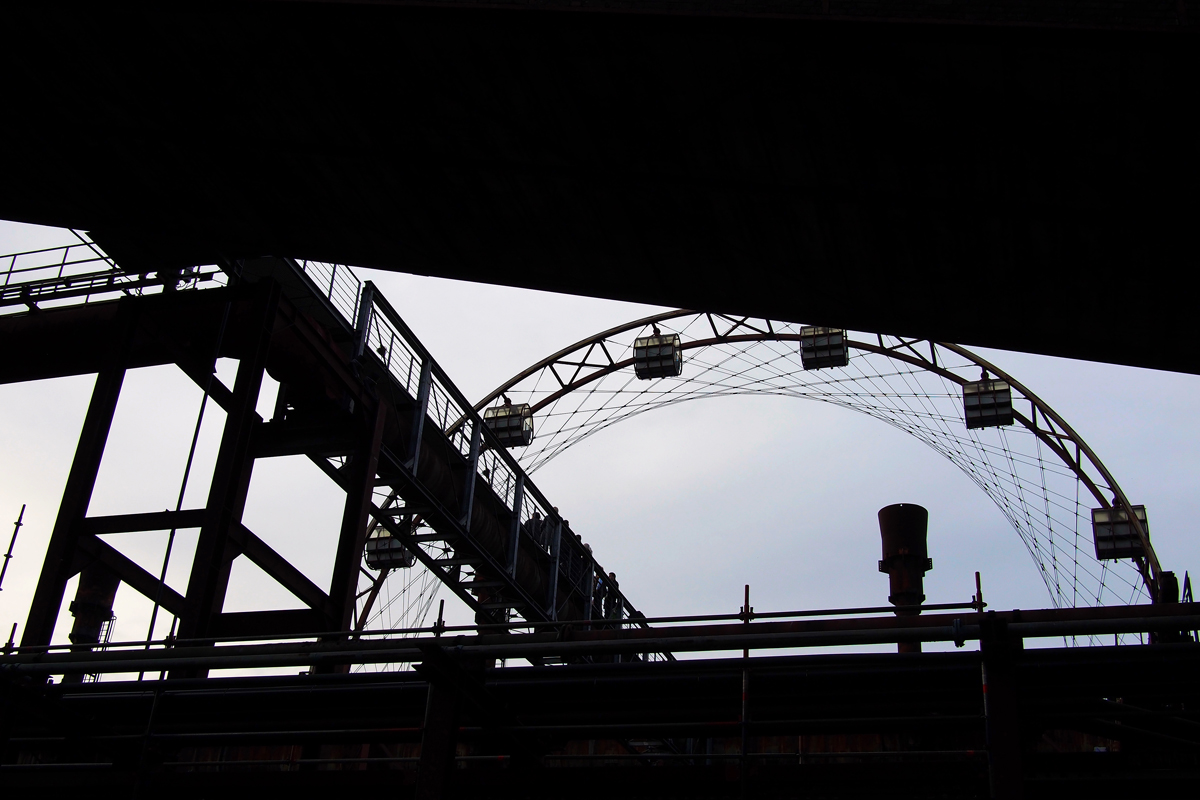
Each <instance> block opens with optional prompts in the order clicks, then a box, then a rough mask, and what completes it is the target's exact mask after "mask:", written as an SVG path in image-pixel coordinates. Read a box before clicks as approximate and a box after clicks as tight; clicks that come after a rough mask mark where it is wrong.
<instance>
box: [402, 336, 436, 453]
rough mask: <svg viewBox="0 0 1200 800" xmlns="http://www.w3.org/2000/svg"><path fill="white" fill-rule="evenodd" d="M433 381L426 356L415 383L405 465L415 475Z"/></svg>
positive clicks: (430, 365)
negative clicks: (409, 437)
mask: <svg viewBox="0 0 1200 800" xmlns="http://www.w3.org/2000/svg"><path fill="white" fill-rule="evenodd" d="M432 382H433V366H432V363H431V362H430V360H429V359H428V358H426V359H424V360H423V361H422V362H421V380H420V382H419V383H418V384H417V408H416V410H415V411H414V412H413V423H412V444H411V446H410V447H409V451H408V463H407V464H406V466H407V467H408V468H409V470H411V471H412V474H413V475H414V476H415V475H416V474H417V466H418V464H419V463H420V461H421V434H422V433H423V432H424V431H425V412H426V411H428V410H429V388H430V384H431V383H432Z"/></svg>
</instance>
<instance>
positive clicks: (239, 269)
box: [0, 238, 639, 646]
mask: <svg viewBox="0 0 1200 800" xmlns="http://www.w3.org/2000/svg"><path fill="white" fill-rule="evenodd" d="M4 260H7V262H8V264H7V266H8V271H7V272H6V273H5V279H4V284H5V285H4V294H3V296H2V298H0V301H2V302H0V306H3V307H7V308H10V309H13V310H16V311H18V312H21V313H16V314H13V313H10V314H8V315H5V316H2V317H0V325H3V326H4V329H5V330H4V333H5V334H6V336H7V337H9V338H8V342H9V344H10V346H11V349H12V352H13V353H19V354H20V356H19V357H14V358H13V359H10V360H9V361H8V363H6V365H5V369H4V370H3V374H2V375H0V380H4V381H5V382H12V381H20V380H27V379H30V378H33V377H49V376H52V375H62V374H79V373H87V372H93V371H94V372H98V377H97V381H96V386H95V389H94V391H93V395H92V401H91V404H90V406H89V409H88V413H87V416H86V419H85V422H84V426H83V432H82V434H81V436H80V441H79V445H78V449H77V451H76V455H75V459H74V462H73V464H72V467H71V471H70V475H69V477H68V480H67V486H66V489H65V491H64V495H63V501H62V505H61V508H60V511H59V515H58V519H57V521H56V523H55V527H54V531H53V533H52V535H51V541H50V545H49V548H48V551H47V555H46V561H45V566H44V568H43V571H42V574H41V577H40V579H39V583H38V586H37V590H36V592H35V596H34V599H33V602H32V605H31V608H30V612H29V619H28V621H27V623H26V626H25V628H24V631H23V637H22V642H23V644H25V645H32V646H37V645H48V644H50V640H51V635H52V633H53V630H54V626H55V623H56V621H57V619H58V615H59V610H60V607H61V605H62V599H63V593H64V591H65V587H66V584H67V581H68V580H69V579H70V578H71V577H72V576H74V575H80V576H81V578H80V587H79V591H78V593H77V595H76V600H75V602H74V603H73V604H72V609H73V611H74V613H75V616H76V627H75V630H74V631H73V633H72V640H73V641H74V642H75V643H76V644H77V645H82V646H86V645H87V644H88V643H89V642H91V643H94V637H93V636H92V635H91V634H90V633H89V625H90V624H91V623H88V624H85V619H90V618H91V617H97V618H100V617H103V616H104V615H106V614H111V605H112V601H113V597H114V595H115V592H116V587H117V586H118V585H119V584H120V583H122V582H123V583H125V584H128V585H130V586H132V587H133V588H135V589H136V590H137V591H139V592H140V593H141V594H143V595H144V596H146V597H147V598H148V599H150V600H152V601H153V603H154V607H155V611H154V613H155V614H157V609H158V608H159V607H160V606H161V607H162V608H163V609H165V610H166V611H167V612H168V613H169V614H171V615H172V616H173V617H175V618H176V619H177V620H178V631H177V632H176V633H177V635H178V636H179V637H184V638H195V637H213V636H219V635H223V634H239V635H274V634H279V633H288V632H292V633H296V632H302V633H321V632H325V633H328V632H334V633H336V632H339V631H343V632H344V631H349V630H352V629H353V628H354V627H355V626H356V625H357V626H358V627H360V628H361V627H362V622H363V621H365V620H366V619H367V618H368V616H369V613H370V609H369V605H370V603H371V602H373V601H374V599H375V596H376V595H377V594H378V583H379V582H378V581H376V585H374V586H371V585H370V584H368V588H367V589H366V590H363V591H360V588H361V587H362V586H363V572H364V571H363V570H362V568H361V566H360V564H361V561H362V553H363V546H364V540H365V537H366V536H367V535H368V533H369V532H370V531H369V528H370V527H372V526H381V527H382V528H384V529H386V530H387V531H388V532H390V534H391V535H392V536H394V537H396V538H397V539H399V540H400V541H401V542H403V543H404V545H405V546H406V547H407V548H408V549H409V550H410V551H411V552H412V553H413V554H414V555H415V556H416V558H417V559H419V560H420V561H421V562H422V564H423V565H424V567H425V568H426V569H427V570H428V571H429V574H431V575H432V576H434V577H436V578H437V579H438V580H439V581H441V582H442V583H444V584H445V585H447V586H448V587H449V588H450V589H451V590H452V591H453V592H454V593H455V594H456V595H457V596H458V597H459V598H460V599H461V600H462V601H463V602H464V603H466V605H467V606H468V607H470V608H471V609H472V610H473V611H474V612H475V613H476V615H477V618H478V619H480V620H481V621H500V622H508V621H509V620H511V619H520V620H526V621H530V622H544V621H556V620H572V619H573V620H580V621H588V620H591V619H592V618H593V616H594V617H595V618H597V619H599V618H601V617H605V618H609V619H629V618H636V617H637V616H639V614H638V612H637V610H636V609H635V608H634V606H633V605H632V604H631V603H630V602H629V600H628V599H627V598H626V597H625V596H624V595H623V594H622V593H621V592H620V590H619V589H618V588H617V587H616V586H615V585H609V584H610V581H608V579H607V577H606V576H607V573H606V572H605V571H604V570H603V569H602V568H601V567H600V566H599V565H598V564H596V561H595V559H594V558H593V557H592V555H591V553H590V551H589V550H587V549H586V548H584V546H583V545H582V542H581V540H580V538H579V536H578V535H577V534H575V533H574V532H573V531H572V530H571V529H570V527H569V525H568V523H566V521H565V520H563V519H562V517H561V515H560V514H559V512H558V510H557V508H555V507H554V506H553V505H552V504H551V503H550V501H549V500H548V499H547V498H546V497H545V496H544V495H543V494H542V493H541V491H540V490H539V489H538V488H537V486H536V485H535V484H534V483H533V482H532V481H530V480H529V479H528V478H527V475H526V474H525V471H524V470H523V469H522V468H521V467H520V466H519V465H518V464H517V462H516V460H515V459H514V458H513V457H512V456H511V455H509V453H508V452H507V451H506V450H505V449H504V448H502V447H500V446H498V445H497V443H496V442H495V441H494V438H493V437H492V436H491V434H490V432H489V431H488V430H487V428H486V426H485V425H484V424H483V422H482V420H481V418H480V417H479V415H478V414H476V413H475V412H474V411H473V410H472V409H471V406H470V404H469V403H468V401H467V400H466V399H465V398H464V397H463V396H462V394H461V392H459V390H458V389H457V387H455V386H454V384H453V382H451V381H450V379H449V378H448V377H447V376H446V375H445V373H444V372H443V371H442V369H441V367H440V366H438V364H437V363H436V361H434V359H433V358H432V357H431V356H430V355H429V353H428V351H427V350H426V349H425V348H424V346H423V345H422V344H421V343H420V341H419V340H417V338H416V336H415V335H414V334H413V333H412V331H411V330H409V329H408V327H407V326H406V325H405V324H404V322H403V321H402V320H401V319H400V318H399V316H398V315H397V314H396V312H395V311H394V309H392V307H391V306H390V305H389V304H388V303H387V301H386V299H384V298H383V297H382V296H381V295H380V294H379V293H378V292H377V291H375V289H374V287H373V286H372V285H371V284H369V283H368V284H365V285H364V284H362V283H361V282H360V281H359V280H358V279H357V277H355V276H354V274H353V272H352V271H351V270H349V269H348V268H346V267H343V266H340V265H334V264H325V263H321V262H311V261H296V260H292V259H258V260H250V261H238V262H229V263H225V264H222V265H219V266H214V267H208V268H204V269H196V270H188V271H186V272H181V271H177V270H164V271H162V272H157V273H156V272H148V273H143V274H140V275H137V276H130V275H129V274H128V273H125V272H122V271H120V270H119V268H118V266H117V265H116V264H115V262H113V261H112V260H111V259H109V258H108V257H107V256H105V255H104V254H103V252H101V251H100V250H99V248H97V247H96V246H95V245H94V244H93V243H91V242H89V241H87V240H83V239H82V238H81V244H79V245H72V246H68V247H63V248H56V249H52V250H43V251H38V252H35V253H28V254H17V255H14V256H9V257H6V258H5V259H4ZM214 278H217V279H214ZM222 284H227V285H222ZM205 287H212V288H209V289H207V290H205V291H194V290H195V289H201V288H205ZM114 298H119V299H115V300H114ZM47 337H49V338H47ZM55 337H58V338H62V339H65V340H69V341H70V344H71V346H70V347H67V346H63V347H56V346H54V345H55V344H56V339H55ZM64 344H65V342H64ZM47 345H50V346H47ZM222 356H225V357H233V358H237V359H238V369H237V375H236V378H235V380H234V383H233V386H232V388H227V387H226V386H225V385H224V384H222V383H221V382H220V381H218V380H215V379H214V378H213V373H214V368H215V363H216V360H217V359H218V358H219V357H222ZM163 363H175V364H177V365H179V366H180V367H181V369H182V370H183V371H184V372H185V373H186V374H187V375H188V376H189V377H191V378H192V379H193V381H194V382H195V383H196V384H197V385H198V386H199V387H200V388H201V389H202V390H204V392H205V402H208V401H210V400H211V401H212V402H214V403H216V404H217V405H219V406H220V407H221V408H222V409H224V411H225V412H226V421H225V427H224V432H223V435H222V438H221V444H220V448H219V452H218V457H217V462H216V466H215V468H214V472H213V476H212V481H211V486H210V489H209V495H208V502H207V504H206V505H205V507H203V508H183V507H182V496H183V495H182V492H181V495H180V497H181V505H180V507H177V508H176V509H175V510H174V511H166V512H153V513H145V514H128V515H119V516H106V517H96V516H89V515H87V508H88V505H89V502H90V499H91V494H92V490H93V487H94V485H95V481H96V475H97V471H98V469H99V466H100V460H101V457H102V455H103V452H104V448H105V444H106V442H107V438H108V432H109V428H110V426H111V423H112V419H113V414H114V412H115V410H116V404H117V401H118V399H119V397H120V392H121V386H122V383H123V380H124V376H125V373H126V371H127V370H128V369H130V368H133V367H139V366H147V365H151V364H163ZM266 374H270V375H272V376H273V377H275V378H276V379H277V380H278V381H279V383H280V391H279V394H278V396H277V398H276V401H275V409H274V413H273V415H272V417H271V418H270V419H268V420H263V419H261V418H260V417H259V415H258V414H257V412H256V411H255V408H256V406H257V404H258V401H259V395H260V390H261V387H262V381H263V377H264V375H266ZM464 414H465V415H466V421H465V424H460V425H459V426H458V427H457V428H456V429H455V430H454V431H449V432H447V427H448V422H447V421H448V420H449V421H453V420H456V419H461V418H462V417H463V415H464ZM288 455H304V456H307V457H308V458H309V459H311V460H312V461H313V462H314V463H315V464H317V466H318V467H320V468H321V469H322V471H324V472H325V473H326V474H327V475H328V476H329V477H330V478H331V479H332V480H333V481H334V482H335V483H336V484H337V485H338V486H340V487H341V488H343V489H344V490H345V491H346V505H345V508H344V510H343V516H342V523H341V529H340V531H339V533H338V547H337V554H336V557H335V566H334V570H333V578H332V583H331V585H330V586H329V587H328V588H323V587H320V586H317V585H315V584H314V583H313V582H312V581H311V580H309V579H308V578H307V577H306V576H304V575H303V573H301V572H300V571H299V570H298V569H296V568H295V567H294V566H292V565H291V564H290V563H288V562H287V561H286V559H284V558H283V557H281V556H280V555H279V554H278V553H276V552H275V551H274V550H273V549H272V548H271V547H270V546H268V545H267V544H266V543H265V542H263V541H262V540H261V539H260V538H259V537H257V536H256V535H255V534H254V533H253V532H251V531H250V530H248V529H247V528H246V526H245V525H243V524H242V522H241V515H242V510H243V508H244V506H245V502H246V496H247V492H248V490H249V484H250V476H251V473H252V470H253V467H254V463H255V461H256V460H257V459H261V458H270V457H279V456H288ZM185 473H186V470H185ZM534 522H536V523H537V524H533V523H534ZM368 523H371V525H369V524H368ZM189 528H192V529H195V528H198V529H199V541H198V544H197V548H196V553H195V555H194V557H193V560H192V568H191V575H190V578H189V581H188V585H187V589H186V593H180V592H177V591H176V590H175V589H173V588H171V587H170V586H168V585H167V584H166V582H165V580H164V577H163V576H165V574H166V557H168V556H169V554H170V542H171V541H172V540H173V537H174V533H175V532H176V531H177V530H180V529H189ZM132 531H169V532H170V533H169V536H170V538H168V544H167V551H166V552H167V556H165V557H164V564H163V569H162V572H161V574H160V575H158V576H156V575H154V574H152V573H151V572H149V571H147V570H146V569H144V568H143V567H141V566H140V565H138V564H136V563H134V562H132V561H131V560H130V559H128V558H126V557H125V556H123V555H121V554H120V553H119V551H118V550H116V549H115V548H113V547H112V546H111V545H109V544H108V543H106V542H105V541H104V538H103V537H104V536H107V535H113V534H119V533H122V532H132ZM240 556H245V557H246V558H248V559H249V560H250V561H252V562H254V563H255V564H256V565H257V566H259V567H260V568H261V569H263V570H264V571H265V572H266V573H267V574H268V575H270V576H271V577H272V578H274V579H275V580H276V581H278V582H279V583H280V584H282V585H283V586H284V587H285V588H287V589H288V590H289V591H291V592H292V593H293V594H294V595H295V596H296V597H298V598H299V599H300V600H301V601H303V602H304V604H305V606H307V607H306V608H304V609H302V610H297V611H263V612H247V613H228V612H224V611H223V610H222V607H223V604H224V597H225V590H226V586H227V583H228V580H229V575H230V570H231V567H232V563H233V560H234V559H236V558H238V557H240ZM428 588H429V586H428V582H427V581H426V586H425V589H426V591H425V592H424V593H423V596H422V597H423V599H422V600H421V604H422V605H421V607H420V608H418V609H417V611H418V613H417V614H416V618H415V619H413V620H411V621H412V622H417V623H419V622H420V618H421V616H422V613H421V612H422V610H427V608H428V604H429V602H430V599H431V592H429V591H427V590H428ZM364 598H365V599H364ZM605 598H606V599H605ZM602 600H604V601H603V602H601V601H602ZM594 609H596V613H595V614H593V610H594ZM172 631H173V632H175V631H174V628H172ZM151 635H152V636H153V635H154V634H153V632H152V633H151Z"/></svg>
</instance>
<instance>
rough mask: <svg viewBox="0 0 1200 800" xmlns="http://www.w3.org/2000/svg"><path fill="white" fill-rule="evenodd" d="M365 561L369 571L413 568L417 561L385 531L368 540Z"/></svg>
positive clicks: (364, 554)
mask: <svg viewBox="0 0 1200 800" xmlns="http://www.w3.org/2000/svg"><path fill="white" fill-rule="evenodd" d="M363 559H364V560H365V561H366V562H367V567H368V568H369V569H398V568H401V567H411V566H412V565H413V563H414V561H415V560H416V558H415V556H413V554H412V553H411V552H409V550H408V548H407V547H405V546H404V545H403V544H401V543H400V540H399V539H397V538H396V537H395V536H392V535H391V534H390V533H388V532H387V531H384V530H380V531H379V532H378V535H375V536H371V537H370V538H368V539H367V542H366V546H365V547H364V548H363Z"/></svg>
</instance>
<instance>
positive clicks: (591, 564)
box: [583, 553, 596, 622]
mask: <svg viewBox="0 0 1200 800" xmlns="http://www.w3.org/2000/svg"><path fill="white" fill-rule="evenodd" d="M585 571H586V573H587V605H586V606H585V607H584V612H583V618H584V619H585V620H587V621H588V622H591V621H592V603H593V602H595V594H596V562H595V561H593V560H592V557H591V554H590V553H588V555H587V568H586V570H585Z"/></svg>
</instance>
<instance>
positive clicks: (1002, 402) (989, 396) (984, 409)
mask: <svg viewBox="0 0 1200 800" xmlns="http://www.w3.org/2000/svg"><path fill="white" fill-rule="evenodd" d="M963 415H964V419H966V422H967V430H974V429H976V428H998V427H1002V426H1004V425H1012V424H1013V407H1012V389H1011V388H1010V387H1009V385H1008V381H1002V380H999V379H996V380H989V379H988V377H987V373H984V377H983V380H978V381H972V382H971V383H964V384H963Z"/></svg>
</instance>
